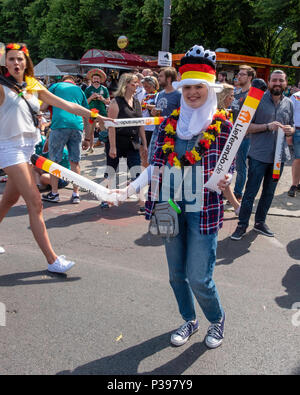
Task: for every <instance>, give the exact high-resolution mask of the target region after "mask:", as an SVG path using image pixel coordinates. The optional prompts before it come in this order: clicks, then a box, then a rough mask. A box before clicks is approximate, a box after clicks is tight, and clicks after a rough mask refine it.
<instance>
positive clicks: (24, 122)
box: [0, 85, 40, 148]
mask: <svg viewBox="0 0 300 395" xmlns="http://www.w3.org/2000/svg"><path fill="white" fill-rule="evenodd" d="M2 87H3V89H4V94H5V98H4V102H3V104H2V105H1V106H0V147H2V148H3V147H4V146H15V147H17V146H24V145H32V144H35V143H37V142H38V141H39V140H40V131H39V129H38V128H36V127H35V126H34V123H33V119H32V115H31V113H30V111H29V108H28V106H27V104H26V102H25V100H24V99H23V98H22V97H19V96H18V94H17V93H15V92H13V91H12V90H10V89H9V88H7V87H6V86H3V85H2ZM27 101H28V102H29V103H30V105H31V107H32V109H33V110H34V111H36V112H38V111H39V109H40V104H39V101H38V99H37V98H36V97H35V96H34V95H32V96H31V97H30V99H27Z"/></svg>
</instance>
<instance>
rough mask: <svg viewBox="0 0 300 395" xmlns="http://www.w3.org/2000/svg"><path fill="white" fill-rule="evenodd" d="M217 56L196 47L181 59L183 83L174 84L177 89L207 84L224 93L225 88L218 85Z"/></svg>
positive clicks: (180, 69) (180, 68)
mask: <svg viewBox="0 0 300 395" xmlns="http://www.w3.org/2000/svg"><path fill="white" fill-rule="evenodd" d="M215 61H216V54H215V52H213V51H209V50H204V48H203V47H202V46H199V45H194V46H193V47H192V48H191V49H190V50H189V51H188V52H187V53H186V54H185V56H184V57H183V58H182V59H181V63H180V67H179V73H180V74H181V81H179V82H173V86H174V88H175V89H178V88H181V87H182V86H184V85H197V84H201V83H205V84H206V85H208V86H210V87H212V88H214V89H215V91H216V92H220V91H222V89H223V87H222V85H220V84H216V83H215V82H216V64H215Z"/></svg>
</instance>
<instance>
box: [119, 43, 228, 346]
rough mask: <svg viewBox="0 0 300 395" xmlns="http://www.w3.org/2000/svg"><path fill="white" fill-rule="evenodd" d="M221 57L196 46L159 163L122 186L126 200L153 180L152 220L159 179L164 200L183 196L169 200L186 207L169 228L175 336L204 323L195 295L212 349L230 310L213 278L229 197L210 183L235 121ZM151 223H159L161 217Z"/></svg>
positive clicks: (179, 341) (162, 136)
mask: <svg viewBox="0 0 300 395" xmlns="http://www.w3.org/2000/svg"><path fill="white" fill-rule="evenodd" d="M215 61H216V55H215V53H214V52H212V51H209V50H204V48H203V47H202V46H194V47H193V48H191V49H190V50H189V51H188V52H187V53H186V55H185V56H184V57H183V58H182V59H181V66H180V68H179V71H180V73H181V81H180V82H173V86H174V88H176V89H179V88H182V97H181V107H180V109H179V110H175V111H173V113H172V114H171V115H170V117H169V118H168V119H167V120H166V121H165V122H164V123H163V124H162V126H161V128H160V132H159V135H158V139H157V144H156V151H155V154H154V158H153V161H152V164H151V165H150V166H149V167H148V168H146V169H145V170H144V171H143V173H142V174H141V175H140V177H139V178H138V179H137V180H135V181H133V182H132V183H131V184H130V185H129V186H128V187H127V188H126V189H125V190H121V191H119V195H120V199H121V200H122V199H125V198H126V197H127V196H129V195H131V194H134V193H138V191H139V190H141V188H143V187H144V186H145V185H147V183H150V184H151V186H150V189H149V195H148V201H147V202H146V218H147V219H150V218H151V219H153V213H154V215H156V210H158V207H161V206H159V205H158V202H157V200H156V199H155V195H156V193H155V192H156V188H155V185H157V182H158V180H159V178H161V180H162V182H161V183H160V188H159V190H160V193H159V195H160V196H161V199H162V200H163V201H166V202H168V200H167V199H164V198H163V197H164V196H165V197H167V196H170V198H171V199H173V200H175V196H177V198H176V202H174V201H170V200H169V201H170V204H171V207H175V209H176V211H174V213H175V214H176V213H177V212H179V211H181V213H180V214H178V216H177V215H175V214H173V215H174V221H175V223H176V224H177V225H178V232H177V231H175V229H177V225H176V226H175V229H174V228H173V227H172V226H170V228H172V231H171V234H170V233H169V232H167V234H168V235H169V236H170V237H169V241H168V240H167V239H166V238H164V240H165V250H166V256H167V261H168V267H169V278H170V284H171V286H172V289H173V291H174V294H175V297H176V301H177V304H178V308H179V312H180V314H181V316H182V318H183V320H184V324H183V325H181V326H180V327H179V328H178V329H177V330H176V331H175V332H174V333H173V334H172V336H171V339H170V340H171V343H172V344H173V345H175V346H181V345H183V344H185V343H186V342H187V341H188V339H189V338H190V336H191V335H192V334H193V333H195V332H196V331H197V330H198V328H199V323H198V320H197V317H196V311H195V306H194V297H195V298H196V300H197V301H198V303H199V305H200V307H201V309H202V311H203V313H204V315H205V317H206V318H207V320H208V321H209V323H210V325H209V328H208V331H207V334H206V336H205V343H206V345H207V347H209V348H216V347H219V346H220V345H221V344H222V342H223V338H224V322H225V313H224V309H223V307H222V305H221V301H220V297H219V294H218V292H217V289H216V285H215V283H214V280H213V272H214V267H215V263H216V249H217V237H218V230H219V229H220V228H221V226H222V222H223V200H222V194H221V195H219V194H218V193H216V192H211V191H209V190H207V189H205V188H204V186H203V185H204V183H205V182H206V181H207V180H208V179H209V177H210V174H211V172H212V171H213V170H214V167H215V165H216V163H217V161H218V158H219V156H220V154H221V152H222V150H223V147H224V146H225V144H226V140H227V138H228V136H229V133H230V131H231V126H232V124H231V123H229V122H228V121H227V120H226V117H225V116H224V114H223V112H222V111H218V110H217V97H216V92H220V91H221V90H222V85H220V84H216V64H215ZM157 169H159V173H160V174H161V177H159V175H158V172H157ZM170 170H171V173H170ZM186 171H189V173H190V175H191V176H190V178H189V180H187V179H184V180H183V174H185V173H186ZM172 175H174V178H175V179H176V177H179V178H180V179H181V180H183V182H181V183H179V185H177V187H178V186H179V190H178V188H177V187H176V185H174V183H173V182H172V181H171V180H172V179H173V176H172ZM229 178H230V177H229V175H226V177H225V178H224V179H222V180H221V181H220V182H219V184H218V185H219V188H220V189H221V190H223V191H224V190H225V189H226V188H228V184H229ZM155 180H156V181H157V182H156V183H155ZM191 191H197V192H196V195H194V196H193V197H192V196H191ZM178 192H179V193H178ZM179 196H181V198H180V197H179ZM160 201H161V200H160ZM154 218H155V217H154ZM164 219H165V220H166V217H164ZM177 221H178V222H177ZM172 223H173V221H172ZM151 224H153V226H154V227H155V222H154V221H153V222H151ZM170 224H171V223H170ZM170 228H169V227H168V229H170ZM161 229H162V228H161ZM173 230H174V232H173ZM167 234H166V235H167Z"/></svg>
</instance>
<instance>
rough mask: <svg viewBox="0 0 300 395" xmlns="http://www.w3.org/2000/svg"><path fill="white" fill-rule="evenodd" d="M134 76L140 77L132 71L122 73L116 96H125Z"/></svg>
mask: <svg viewBox="0 0 300 395" xmlns="http://www.w3.org/2000/svg"><path fill="white" fill-rule="evenodd" d="M134 78H135V79H138V77H137V76H136V74H132V73H125V74H122V75H121V77H120V80H119V84H118V89H117V91H116V92H115V94H114V96H115V97H116V96H119V97H125V93H126V87H127V85H128V84H129V83H130V82H131V81H132V80H133V79H134Z"/></svg>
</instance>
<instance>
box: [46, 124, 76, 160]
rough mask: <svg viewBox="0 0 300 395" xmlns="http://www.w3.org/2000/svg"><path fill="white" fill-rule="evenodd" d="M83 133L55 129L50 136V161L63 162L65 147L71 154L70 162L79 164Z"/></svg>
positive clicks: (73, 130) (74, 130)
mask: <svg viewBox="0 0 300 395" xmlns="http://www.w3.org/2000/svg"><path fill="white" fill-rule="evenodd" d="M81 140H82V131H81V130H77V129H54V130H51V132H50V135H49V159H50V160H53V161H54V162H56V163H59V162H61V160H62V157H63V151H64V146H65V145H66V146H67V148H68V152H69V160H70V162H74V163H79V161H80V148H81Z"/></svg>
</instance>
